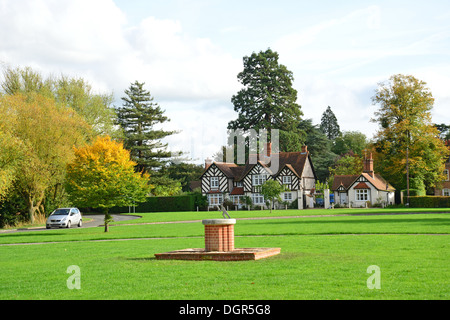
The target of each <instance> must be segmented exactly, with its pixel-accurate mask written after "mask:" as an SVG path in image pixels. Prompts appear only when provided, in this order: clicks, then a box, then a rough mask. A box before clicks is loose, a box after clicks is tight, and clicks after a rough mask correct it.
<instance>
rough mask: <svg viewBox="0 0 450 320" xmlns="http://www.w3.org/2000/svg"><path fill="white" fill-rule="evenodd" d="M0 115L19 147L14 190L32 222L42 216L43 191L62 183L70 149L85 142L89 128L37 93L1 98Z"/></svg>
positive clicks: (0, 123) (68, 112)
mask: <svg viewBox="0 0 450 320" xmlns="http://www.w3.org/2000/svg"><path fill="white" fill-rule="evenodd" d="M0 114H2V117H0V128H9V129H8V131H7V134H9V136H10V137H14V140H11V142H14V141H15V144H16V146H18V145H20V155H21V157H22V158H23V161H21V162H20V163H19V165H17V166H16V167H15V170H14V188H15V189H16V190H17V192H18V193H20V194H21V196H22V197H23V199H24V201H25V203H26V205H27V211H28V218H29V220H30V221H31V223H33V222H34V218H35V215H36V213H41V214H43V213H44V212H43V210H42V208H41V206H42V203H43V201H44V198H45V192H46V191H47V190H48V189H49V188H51V187H53V186H55V185H56V184H58V183H63V181H64V179H65V167H66V165H67V163H69V162H70V161H71V160H72V158H73V150H72V147H73V146H74V145H78V144H81V143H83V142H84V140H85V137H86V133H87V132H88V131H89V127H88V125H87V124H86V123H85V122H84V121H83V119H82V118H81V117H80V116H78V114H77V113H76V112H75V111H74V110H73V109H71V108H67V107H61V106H60V105H58V104H56V102H55V101H54V99H52V98H47V97H45V96H42V95H41V94H39V93H33V94H28V95H24V94H21V93H17V94H14V95H3V96H2V97H1V98H0ZM11 123H13V124H14V125H11ZM8 146H9V147H12V148H14V145H13V144H8Z"/></svg>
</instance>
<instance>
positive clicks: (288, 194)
mask: <svg viewBox="0 0 450 320" xmlns="http://www.w3.org/2000/svg"><path fill="white" fill-rule="evenodd" d="M292 199H293V197H292V192H285V193H283V200H284V201H292Z"/></svg>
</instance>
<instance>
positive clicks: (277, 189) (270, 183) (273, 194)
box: [260, 180, 286, 213]
mask: <svg viewBox="0 0 450 320" xmlns="http://www.w3.org/2000/svg"><path fill="white" fill-rule="evenodd" d="M284 191H286V188H285V186H283V185H281V184H280V183H279V182H278V181H276V180H267V181H266V182H264V184H263V185H262V186H261V192H260V193H261V195H262V196H263V197H264V199H266V200H269V201H270V213H272V207H273V202H274V201H275V200H278V201H281V198H280V195H281V193H282V192H284Z"/></svg>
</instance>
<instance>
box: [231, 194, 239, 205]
mask: <svg viewBox="0 0 450 320" xmlns="http://www.w3.org/2000/svg"><path fill="white" fill-rule="evenodd" d="M231 201H232V202H233V204H234V205H235V206H237V205H239V204H240V203H241V196H231Z"/></svg>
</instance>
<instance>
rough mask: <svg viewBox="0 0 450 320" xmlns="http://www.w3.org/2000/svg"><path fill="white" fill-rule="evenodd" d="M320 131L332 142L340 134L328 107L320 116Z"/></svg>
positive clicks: (335, 120)
mask: <svg viewBox="0 0 450 320" xmlns="http://www.w3.org/2000/svg"><path fill="white" fill-rule="evenodd" d="M320 129H322V131H323V132H324V133H325V134H326V135H327V137H328V139H330V140H332V141H333V140H334V139H336V138H337V137H338V136H339V134H340V133H341V129H340V127H339V124H338V121H337V118H336V115H335V114H334V112H333V111H332V110H331V108H330V106H328V108H327V110H325V112H324V113H323V114H322V118H321V121H320Z"/></svg>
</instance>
